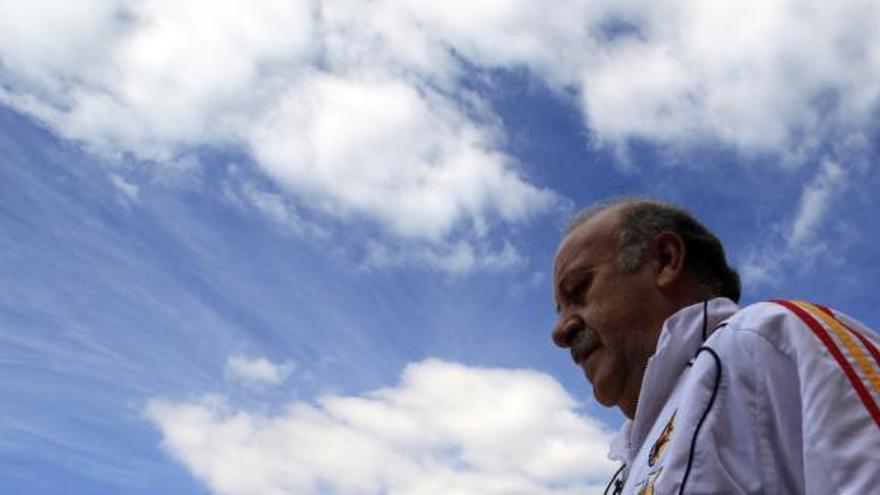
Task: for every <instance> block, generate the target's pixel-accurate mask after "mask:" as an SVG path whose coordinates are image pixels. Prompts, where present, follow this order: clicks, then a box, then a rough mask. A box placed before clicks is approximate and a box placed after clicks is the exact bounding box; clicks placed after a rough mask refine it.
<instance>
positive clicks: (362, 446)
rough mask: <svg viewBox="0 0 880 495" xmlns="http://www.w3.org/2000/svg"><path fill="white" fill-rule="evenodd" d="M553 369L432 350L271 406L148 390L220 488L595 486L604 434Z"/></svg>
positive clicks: (179, 446)
mask: <svg viewBox="0 0 880 495" xmlns="http://www.w3.org/2000/svg"><path fill="white" fill-rule="evenodd" d="M576 408H577V404H576V403H575V401H574V400H573V399H572V398H571V397H570V396H569V395H568V394H567V393H566V392H565V391H564V390H563V389H562V387H561V386H560V385H559V384H558V383H557V382H556V381H555V380H553V379H552V378H551V377H550V376H548V375H545V374H542V373H538V372H534V371H527V370H510V369H488V368H475V367H467V366H463V365H459V364H454V363H448V362H443V361H438V360H428V361H423V362H420V363H415V364H412V365H410V366H408V367H407V368H406V370H405V371H404V373H403V377H402V380H401V383H400V384H398V385H397V386H396V387H393V388H384V389H379V390H375V391H372V392H369V393H366V394H364V395H361V396H340V395H330V396H325V397H323V398H321V399H320V400H318V401H317V403H313V404H312V403H304V402H296V403H292V404H290V405H289V406H288V407H287V409H286V411H285V412H284V413H282V414H278V415H275V416H267V415H262V414H258V413H250V412H247V411H242V410H236V409H234V408H232V407H230V406H229V405H228V404H227V403H226V402H225V401H224V400H222V399H219V398H216V397H214V398H206V399H203V400H200V401H195V402H180V403H175V402H169V401H163V400H154V401H152V402H150V404H149V406H148V407H147V416H148V418H149V419H150V420H151V421H153V422H154V423H155V424H156V425H157V426H158V428H159V429H160V431H161V433H162V437H163V440H162V444H163V446H164V447H165V448H166V449H167V450H168V452H169V453H170V454H171V455H173V456H174V457H176V458H177V459H178V460H179V461H181V462H182V463H183V464H184V465H186V466H187V468H188V469H190V470H191V471H192V473H193V474H194V475H195V476H196V477H197V478H198V479H200V480H201V481H202V482H204V483H205V484H206V485H207V487H208V488H209V489H210V490H211V491H212V492H213V493H218V494H228V495H235V494H251V493H262V494H269V495H272V494H293V493H296V494H301V493H340V494H343V493H344V494H351V493H406V494H425V495H427V494H435V493H436V494H448V493H461V494H471V493H473V494H482V495H486V494H569V493H571V494H574V493H600V491H601V486H600V485H602V484H603V482H604V481H605V480H606V479H607V476H609V475H610V473H611V472H612V471H613V466H612V465H611V463H610V462H609V461H608V460H607V459H606V451H607V442H608V440H609V434H608V432H607V431H605V429H604V428H603V427H602V426H601V425H600V424H599V423H597V422H596V421H595V420H593V419H590V418H588V417H585V416H582V415H580V414H579V413H578V412H577V410H576Z"/></svg>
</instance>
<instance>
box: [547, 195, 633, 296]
mask: <svg viewBox="0 0 880 495" xmlns="http://www.w3.org/2000/svg"><path fill="white" fill-rule="evenodd" d="M620 217H621V215H620V207H611V208H608V209H606V210H602V211H600V212H598V213H596V214H595V215H594V216H593V217H591V218H590V219H589V220H587V221H586V222H584V223H583V224H581V225H579V226H578V227H576V228H575V229H574V230H573V231H572V232H571V233H569V234H568V235H567V236H566V237H565V239H563V240H562V243H561V244H560V245H559V249H558V250H557V251H556V263H555V267H554V276H555V278H557V279H558V278H559V276H560V274H561V272H563V271H565V270H567V269H569V268H570V267H572V266H573V265H581V264H589V263H598V262H601V261H605V260H606V259H609V258H612V257H615V256H617V251H618V249H619V243H618V240H619V235H618V233H619V231H620V221H621V218H620Z"/></svg>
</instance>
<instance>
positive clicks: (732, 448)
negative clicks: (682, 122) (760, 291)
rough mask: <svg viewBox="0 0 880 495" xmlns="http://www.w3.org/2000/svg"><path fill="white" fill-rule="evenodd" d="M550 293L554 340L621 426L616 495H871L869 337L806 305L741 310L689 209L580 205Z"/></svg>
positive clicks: (877, 469) (851, 323)
mask: <svg viewBox="0 0 880 495" xmlns="http://www.w3.org/2000/svg"><path fill="white" fill-rule="evenodd" d="M554 291H555V299H556V305H557V313H558V315H559V320H558V322H557V324H556V327H555V328H554V329H553V340H554V342H555V343H556V344H557V345H559V346H560V347H564V348H568V349H570V351H571V356H572V358H573V359H574V361H575V363H576V364H577V365H578V366H580V367H581V368H582V369H583V371H584V373H585V374H586V377H587V379H588V380H589V381H590V383H591V384H592V385H593V392H594V395H595V397H596V399H597V400H598V401H599V402H600V403H601V404H603V405H605V406H617V407H618V408H620V410H621V411H622V412H623V414H624V415H625V416H626V417H627V418H628V421H627V422H626V424H625V425H624V426H623V428H622V429H621V431H620V432H619V433H618V435H617V437H616V439H615V440H614V441H613V443H612V445H611V454H610V455H611V457H612V458H613V459H616V460H619V461H621V462H622V467H621V470H620V471H618V474H616V475H615V479H614V480H612V483H609V488H612V487H613V488H614V489H615V492H616V493H624V494H671V493H704V494H705V493H719V494H740V493H748V494H752V493H762V494H776V493H778V494H801V493H807V494H817V495H820V494H821V495H827V494H868V493H880V408H878V405H880V352H878V347H880V345H878V340H877V336H876V335H875V334H873V333H872V332H871V331H870V330H868V329H866V328H865V327H864V326H863V325H862V324H860V323H859V322H857V321H855V320H853V319H851V318H849V317H847V316H845V315H843V314H841V313H837V312H833V311H831V310H829V309H827V308H824V307H820V306H815V305H811V304H808V303H803V302H789V301H778V302H767V303H759V304H755V305H751V306H748V307H746V308H744V309H739V308H738V307H737V305H736V302H737V301H738V299H739V295H740V285H739V278H738V276H737V274H736V272H735V271H733V270H732V269H731V268H730V267H729V266H728V264H727V261H726V259H725V255H724V249H723V247H722V246H721V243H720V242H719V241H718V239H717V238H716V237H715V236H714V235H713V234H712V233H710V232H709V231H708V230H706V228H705V227H703V226H702V225H701V224H700V223H699V222H698V221H696V220H695V219H694V218H693V217H692V216H691V215H689V214H688V213H687V212H685V211H683V210H681V209H679V208H676V207H673V206H671V205H667V204H663V203H660V202H656V201H651V200H642V199H626V200H618V201H614V202H611V203H608V204H604V205H601V206H598V207H594V208H591V209H588V210H586V211H585V212H583V213H581V214H580V215H578V216H577V217H576V218H575V220H574V221H573V222H572V225H571V226H570V228H569V229H568V231H567V232H566V236H565V238H564V239H563V241H562V244H561V245H560V247H559V251H558V253H557V256H556V263H555V267H554ZM606 491H607V490H606Z"/></svg>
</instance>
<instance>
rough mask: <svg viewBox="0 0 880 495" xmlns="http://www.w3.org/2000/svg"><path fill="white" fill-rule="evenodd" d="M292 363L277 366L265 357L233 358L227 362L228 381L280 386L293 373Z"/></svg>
mask: <svg viewBox="0 0 880 495" xmlns="http://www.w3.org/2000/svg"><path fill="white" fill-rule="evenodd" d="M293 369H294V365H293V363H290V362H285V363H281V364H275V363H273V362H272V361H269V360H268V359H266V358H264V357H258V358H249V357H246V356H232V357H230V358H229V359H228V360H227V361H226V368H225V376H226V379H227V380H230V381H235V382H240V383H243V384H245V385H248V386H254V387H263V386H268V385H280V384H281V383H282V382H284V380H285V379H286V378H287V377H288V376H289V375H290V373H292V372H293Z"/></svg>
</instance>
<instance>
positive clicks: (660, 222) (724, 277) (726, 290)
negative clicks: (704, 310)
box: [565, 197, 741, 302]
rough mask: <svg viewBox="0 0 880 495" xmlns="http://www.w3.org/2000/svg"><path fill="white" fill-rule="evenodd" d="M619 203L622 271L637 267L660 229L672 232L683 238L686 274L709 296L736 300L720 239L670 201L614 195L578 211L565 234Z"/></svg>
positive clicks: (735, 283)
mask: <svg viewBox="0 0 880 495" xmlns="http://www.w3.org/2000/svg"><path fill="white" fill-rule="evenodd" d="M618 206H619V207H621V210H620V218H621V224H620V239H619V242H620V255H619V257H618V263H619V264H620V268H621V270H623V271H625V272H632V271H635V270H637V269H638V268H639V267H640V266H641V265H642V263H643V262H644V261H645V256H646V255H647V253H648V249H649V248H650V246H651V242H652V241H653V240H654V238H656V237H657V235H659V234H660V233H662V232H674V233H676V234H678V235H679V236H681V238H682V240H683V241H684V245H685V260H684V264H685V268H686V269H687V270H688V273H689V274H690V275H691V276H692V277H694V278H695V279H696V280H697V282H698V283H700V284H701V285H703V286H704V287H705V288H706V289H707V292H708V293H709V295H712V296H723V297H726V298H728V299H732V300H733V301H736V302H739V298H740V291H741V289H740V281H739V275H738V274H737V273H736V270H734V269H733V268H731V267H730V265H728V264H727V259H726V257H725V254H724V246H722V245H721V241H720V240H718V237H716V236H715V234H713V233H712V232H710V231H709V229H707V228H706V227H704V226H703V224H701V223H700V222H699V221H698V220H697V219H696V218H694V217H693V215H691V214H690V213H688V212H687V211H686V210H685V209H683V208H680V207H678V206H675V205H673V204H670V203H664V202H661V201H656V200H653V199H649V198H641V197H623V198H615V199H612V200H610V201H605V202H602V203H598V204H595V205H592V206H589V207H587V208H584V209H583V210H581V211H580V212H579V213H578V214H577V215H575V216H574V218H572V220H571V221H570V222H569V224H568V226H567V227H566V229H565V235H566V236H567V235H568V234H570V233H571V232H572V231H574V230H575V229H577V228H578V227H580V226H581V225H583V224H584V223H586V222H587V221H588V220H590V219H591V218H593V217H594V216H595V215H596V214H598V213H600V212H602V211H604V210H607V209H609V208H612V207H618Z"/></svg>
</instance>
